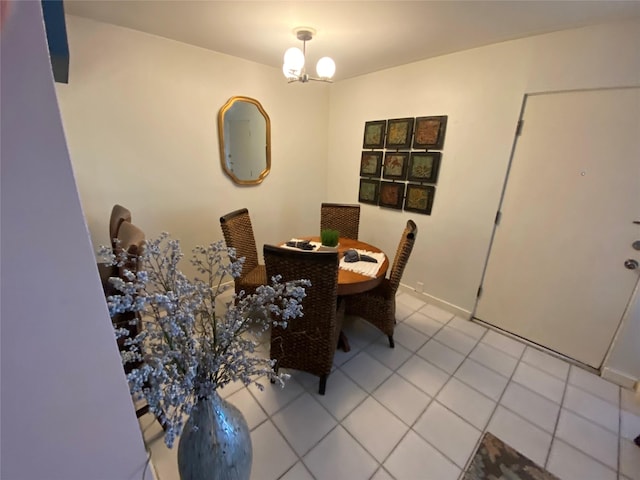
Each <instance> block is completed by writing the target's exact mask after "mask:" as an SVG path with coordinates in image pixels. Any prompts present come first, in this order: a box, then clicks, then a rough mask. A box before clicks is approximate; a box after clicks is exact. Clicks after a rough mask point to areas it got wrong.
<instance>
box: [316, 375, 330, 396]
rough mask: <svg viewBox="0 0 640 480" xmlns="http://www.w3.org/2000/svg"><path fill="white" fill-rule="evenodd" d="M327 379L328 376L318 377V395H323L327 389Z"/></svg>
mask: <svg viewBox="0 0 640 480" xmlns="http://www.w3.org/2000/svg"><path fill="white" fill-rule="evenodd" d="M327 377H328V375H322V376H321V377H320V388H319V389H318V393H319V394H320V395H324V392H325V390H326V389H327Z"/></svg>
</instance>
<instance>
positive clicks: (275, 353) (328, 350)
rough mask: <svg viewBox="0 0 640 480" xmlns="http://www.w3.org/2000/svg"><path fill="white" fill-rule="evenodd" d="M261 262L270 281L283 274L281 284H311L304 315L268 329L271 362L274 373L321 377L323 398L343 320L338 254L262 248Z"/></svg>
mask: <svg viewBox="0 0 640 480" xmlns="http://www.w3.org/2000/svg"><path fill="white" fill-rule="evenodd" d="M264 261H265V264H266V267H267V275H268V276H269V278H271V277H272V276H275V275H282V281H283V282H286V281H292V280H300V279H307V280H310V281H311V286H310V287H307V288H306V293H307V296H306V297H305V298H304V299H303V300H302V309H303V316H302V317H300V318H296V319H294V320H291V321H290V322H289V324H288V325H287V327H286V328H282V327H273V328H272V329H271V359H273V360H275V361H276V366H275V368H276V370H277V369H278V368H292V369H295V370H302V371H304V372H307V373H310V374H312V375H316V376H318V377H320V386H319V389H318V391H319V393H320V395H324V393H325V389H326V385H327V378H328V377H329V374H330V373H331V368H332V366H333V357H334V355H335V352H336V347H337V345H338V336H339V335H340V330H341V329H342V319H343V317H344V302H341V308H340V309H338V308H337V303H338V300H337V291H338V265H339V262H338V253H337V252H335V251H333V252H305V251H297V250H292V249H287V248H281V247H274V246H271V245H265V246H264Z"/></svg>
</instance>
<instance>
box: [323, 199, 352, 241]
mask: <svg viewBox="0 0 640 480" xmlns="http://www.w3.org/2000/svg"><path fill="white" fill-rule="evenodd" d="M359 227H360V205H347V204H341V203H323V204H322V205H321V206H320V230H321V231H322V230H325V229H328V228H329V229H332V230H337V231H338V232H340V236H341V237H345V238H352V239H354V240H357V239H358V229H359Z"/></svg>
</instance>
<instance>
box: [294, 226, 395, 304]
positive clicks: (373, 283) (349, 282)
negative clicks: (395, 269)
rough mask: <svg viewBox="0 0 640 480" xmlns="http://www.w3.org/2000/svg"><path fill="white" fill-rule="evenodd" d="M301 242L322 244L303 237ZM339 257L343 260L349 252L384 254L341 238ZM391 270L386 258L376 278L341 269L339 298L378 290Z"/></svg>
mask: <svg viewBox="0 0 640 480" xmlns="http://www.w3.org/2000/svg"><path fill="white" fill-rule="evenodd" d="M301 240H309V241H310V242H318V243H320V237H301ZM338 242H339V243H338V257H339V258H340V259H342V257H343V256H344V252H346V251H347V250H351V249H355V250H367V251H369V252H374V253H384V252H383V251H382V250H380V249H379V248H378V247H374V246H373V245H370V244H368V243H365V242H361V241H360V240H354V239H352V238H342V237H341V238H340V239H339V240H338ZM388 268H389V259H388V258H387V256H386V255H385V256H384V262H383V263H382V265H380V268H379V269H378V273H377V275H376V276H375V277H368V276H366V275H362V274H360V273H356V272H351V271H349V270H343V269H340V270H339V271H338V296H344V295H355V294H356V293H362V292H366V291H368V290H371V289H373V288H376V287H377V286H378V285H380V284H381V283H382V280H383V279H384V277H385V275H386V274H387V269H388Z"/></svg>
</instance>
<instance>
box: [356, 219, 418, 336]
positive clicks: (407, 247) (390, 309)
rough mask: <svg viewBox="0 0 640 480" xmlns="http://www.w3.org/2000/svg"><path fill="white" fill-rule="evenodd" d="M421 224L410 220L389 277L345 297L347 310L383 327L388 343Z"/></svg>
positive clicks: (376, 325)
mask: <svg viewBox="0 0 640 480" xmlns="http://www.w3.org/2000/svg"><path fill="white" fill-rule="evenodd" d="M417 234H418V227H417V226H416V224H415V223H414V222H413V220H409V221H407V226H406V227H405V229H404V232H403V233H402V238H400V243H399V244H398V249H397V250H396V256H395V258H394V259H393V266H392V267H391V270H390V273H389V278H385V279H384V280H383V281H382V283H381V284H380V285H378V286H377V287H376V288H374V289H373V290H369V291H368V292H364V293H359V294H357V295H349V296H346V297H344V299H345V301H346V304H347V305H346V313H347V314H348V315H357V316H359V317H362V318H364V319H365V320H367V321H368V322H369V323H371V324H372V325H374V326H375V327H377V328H378V329H380V330H381V331H382V332H383V333H384V334H385V335H387V337H388V338H389V346H390V347H391V348H394V346H395V344H394V341H393V329H394V327H395V324H396V292H397V291H398V286H399V285H400V279H401V278H402V274H403V272H404V268H405V267H406V265H407V261H408V260H409V256H410V255H411V251H412V250H413V244H414V243H415V241H416V235H417Z"/></svg>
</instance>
